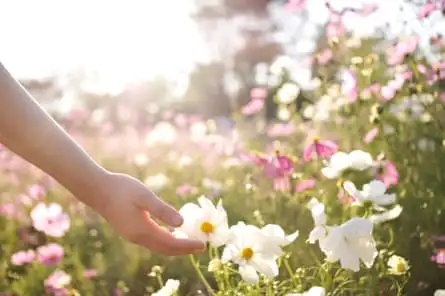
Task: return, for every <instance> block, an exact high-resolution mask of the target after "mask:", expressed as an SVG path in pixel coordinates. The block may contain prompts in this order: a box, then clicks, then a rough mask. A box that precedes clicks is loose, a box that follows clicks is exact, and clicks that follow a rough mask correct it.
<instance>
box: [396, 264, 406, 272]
mask: <svg viewBox="0 0 445 296" xmlns="http://www.w3.org/2000/svg"><path fill="white" fill-rule="evenodd" d="M396 270H397V272H398V273H404V272H405V271H406V266H405V263H403V262H398V263H397V264H396Z"/></svg>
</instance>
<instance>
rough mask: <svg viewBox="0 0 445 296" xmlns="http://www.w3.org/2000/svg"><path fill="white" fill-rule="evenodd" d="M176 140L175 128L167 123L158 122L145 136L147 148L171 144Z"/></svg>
mask: <svg viewBox="0 0 445 296" xmlns="http://www.w3.org/2000/svg"><path fill="white" fill-rule="evenodd" d="M176 139H177V131H176V128H175V127H174V126H173V125H172V124H170V123H168V122H160V123H158V124H156V125H155V126H154V127H153V129H152V130H151V131H150V133H149V134H148V135H147V137H146V139H145V144H146V145H147V146H149V147H151V146H153V145H157V144H172V143H174V142H175V141H176Z"/></svg>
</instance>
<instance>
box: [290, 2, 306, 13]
mask: <svg viewBox="0 0 445 296" xmlns="http://www.w3.org/2000/svg"><path fill="white" fill-rule="evenodd" d="M305 5H306V0H289V1H288V2H287V5H286V9H288V10H291V11H295V12H299V11H301V10H303V9H304V7H305Z"/></svg>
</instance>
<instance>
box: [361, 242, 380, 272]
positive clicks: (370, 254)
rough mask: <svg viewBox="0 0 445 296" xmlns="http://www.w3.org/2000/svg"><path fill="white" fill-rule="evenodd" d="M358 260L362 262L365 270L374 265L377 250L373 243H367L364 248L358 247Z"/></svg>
mask: <svg viewBox="0 0 445 296" xmlns="http://www.w3.org/2000/svg"><path fill="white" fill-rule="evenodd" d="M358 252H359V256H360V259H361V260H362V261H363V263H364V264H365V266H366V267H367V268H371V267H372V265H373V264H374V260H375V258H376V257H377V254H378V252H377V249H376V247H375V245H374V244H373V243H369V244H368V245H366V246H360V247H359V248H358Z"/></svg>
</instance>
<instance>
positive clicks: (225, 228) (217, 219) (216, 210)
mask: <svg viewBox="0 0 445 296" xmlns="http://www.w3.org/2000/svg"><path fill="white" fill-rule="evenodd" d="M198 204H199V206H198V205H196V204H193V203H187V204H185V205H184V206H183V207H182V208H181V209H180V210H179V213H180V214H181V215H182V217H184V223H183V224H182V225H181V226H180V227H179V228H177V229H176V230H175V232H176V234H177V235H178V236H185V237H189V238H192V239H197V240H200V241H202V242H209V243H210V244H211V245H212V246H214V247H219V246H222V245H223V244H225V242H226V241H227V239H228V236H229V225H228V221H227V213H226V210H225V209H224V208H223V205H222V201H221V200H220V201H219V202H218V204H217V206H216V207H215V206H214V205H213V203H212V202H211V201H210V200H209V199H207V198H206V197H204V196H201V197H200V198H199V199H198Z"/></svg>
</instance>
